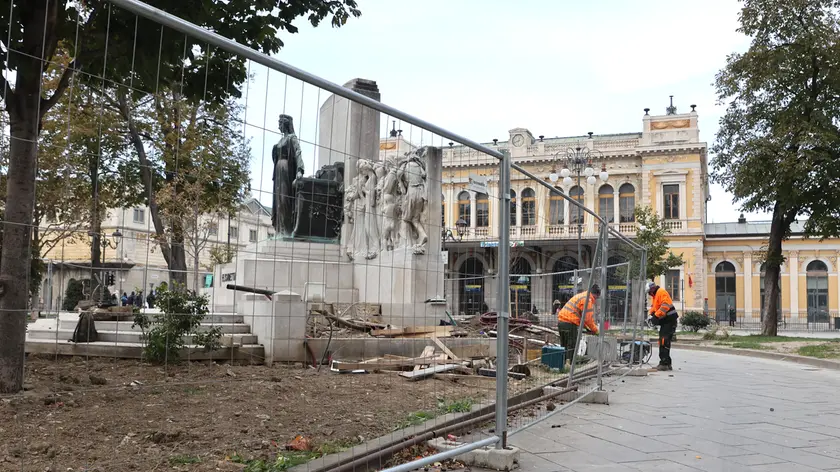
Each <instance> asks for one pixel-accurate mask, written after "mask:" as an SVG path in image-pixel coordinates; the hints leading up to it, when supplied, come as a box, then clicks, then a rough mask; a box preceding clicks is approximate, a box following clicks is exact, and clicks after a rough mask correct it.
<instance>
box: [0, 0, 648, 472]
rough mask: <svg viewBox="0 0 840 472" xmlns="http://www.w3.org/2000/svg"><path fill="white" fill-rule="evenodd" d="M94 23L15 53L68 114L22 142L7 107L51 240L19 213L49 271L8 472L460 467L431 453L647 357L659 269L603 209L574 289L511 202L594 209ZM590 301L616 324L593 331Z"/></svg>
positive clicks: (371, 105) (159, 42)
mask: <svg viewBox="0 0 840 472" xmlns="http://www.w3.org/2000/svg"><path fill="white" fill-rule="evenodd" d="M12 5H13V6H14V5H15V4H14V2H13V3H12ZM14 15H15V12H14V8H13V11H12V15H11V17H12V18H15V16H14ZM91 22H96V24H97V28H96V31H102V32H104V37H99V36H95V35H93V36H91V34H89V33H90V31H89V30H92V29H91V28H92V27H91V24H92V23H91ZM10 24H11V23H10ZM72 26H73V27H74V28H76V29H77V31H78V32H79V33H78V35H77V42H76V44H58V45H57V49H56V52H55V54H54V55H53V58H52V59H51V60H49V61H47V60H44V59H43V55H41V56H38V55H34V54H33V52H32V51H27V50H15V49H13V48H12V49H9V50H8V52H7V54H15V55H18V56H19V57H21V58H23V59H25V60H26V61H29V64H30V66H33V67H34V66H37V68H39V70H41V71H42V75H43V77H44V80H43V81H41V83H40V86H39V90H38V91H37V92H36V95H37V96H42V97H55V99H54V100H52V99H51V98H45V100H52V101H54V103H51V106H50V107H44V109H43V113H41V112H40V111H39V113H38V114H37V116H36V117H35V118H36V119H37V121H38V122H39V123H40V126H39V127H38V133H35V134H34V139H33V140H31V142H24V141H25V133H22V132H21V131H20V128H21V126H20V124H19V120H20V119H21V118H20V116H19V112H15V111H14V110H10V109H11V108H13V107H14V106H21V105H20V103H21V102H20V100H22V99H21V98H20V96H22V94H23V92H25V91H26V90H24V89H20V88H17V89H16V90H14V91H12V89H11V88H9V87H6V88H5V89H4V104H5V105H6V107H7V111H8V112H9V113H11V115H10V116H13V118H14V119H13V120H12V121H13V123H12V126H11V129H10V132H9V134H8V135H6V133H5V132H4V138H5V139H4V143H3V144H4V149H3V162H2V166H3V170H4V178H7V179H13V178H21V177H20V175H21V174H20V166H21V161H22V158H21V157H20V155H21V153H23V152H24V150H22V148H23V147H25V146H23V144H26V145H27V146H34V147H35V148H36V149H35V152H36V156H37V160H36V162H37V167H36V168H35V169H33V170H34V172H35V175H36V176H37V177H36V179H35V182H36V184H35V194H34V196H33V204H34V216H33V218H32V220H31V221H26V222H23V223H20V221H18V220H19V219H20V215H21V213H20V209H21V207H20V205H17V206H16V205H15V204H13V202H12V199H13V198H15V197H14V196H13V195H6V204H5V206H4V209H5V210H6V211H7V214H6V215H4V234H3V236H4V241H3V242H4V244H6V245H7V246H9V245H14V244H18V245H20V242H21V241H26V247H25V248H24V249H26V250H27V251H30V252H31V253H32V254H34V255H35V256H34V257H33V262H32V267H31V270H30V268H27V271H26V275H25V276H22V277H21V279H20V280H18V281H17V284H14V285H4V286H3V287H4V290H6V291H7V293H18V292H20V293H22V292H21V290H24V291H25V292H26V293H27V294H29V296H30V297H31V298H30V299H29V301H28V303H26V302H23V303H18V305H16V306H12V305H13V302H10V301H8V300H11V299H6V300H4V301H3V303H4V304H5V305H3V306H2V307H0V308H2V310H3V316H4V317H6V318H5V319H4V324H3V327H4V329H11V330H14V329H17V328H16V327H15V326H17V325H16V324H15V323H18V324H19V325H20V328H21V333H22V330H23V327H24V323H23V321H24V317H26V318H27V320H26V326H25V328H26V334H25V352H26V357H25V362H24V363H23V364H22V365H23V366H24V368H25V371H24V372H22V374H23V378H24V379H25V384H24V389H25V390H26V391H27V394H26V395H23V396H14V397H9V398H4V405H3V407H4V408H6V409H8V412H9V413H10V415H9V416H8V417H9V418H11V421H10V422H8V423H7V424H5V425H4V426H3V429H2V432H1V433H0V434H2V437H3V441H2V442H3V446H2V447H3V448H4V449H3V454H0V456H2V457H4V458H6V459H5V460H6V461H7V463H8V468H9V469H10V470H43V469H44V468H45V467H53V468H76V469H78V468H82V469H85V468H89V467H96V468H99V469H101V470H123V469H136V470H154V469H156V468H159V467H165V466H172V467H183V468H190V467H192V468H194V469H195V470H215V468H217V467H221V466H224V465H225V464H231V463H235V464H239V465H242V466H245V467H250V468H252V469H253V470H287V469H290V468H292V467H298V469H295V470H308V471H326V470H361V468H362V467H371V468H388V467H391V468H393V469H394V470H409V469H410V468H411V467H417V466H419V465H422V464H423V463H429V462H433V461H436V460H442V459H445V458H446V457H447V455H446V454H443V455H440V454H438V455H435V454H434V453H433V452H431V450H430V449H429V446H427V445H426V444H425V441H426V440H428V439H431V438H433V437H437V438H443V439H444V440H451V441H456V440H457V441H458V442H456V443H453V444H456V446H453V447H461V448H462V449H458V451H462V450H466V449H471V448H477V447H480V446H484V445H492V444H495V445H496V446H497V447H502V446H504V445H505V444H506V441H507V435H508V434H513V433H516V432H519V431H522V430H524V429H527V428H528V427H529V426H530V425H532V424H533V423H534V422H535V421H539V420H540V419H543V418H546V417H548V416H550V415H553V414H556V413H558V412H559V411H561V410H562V408H559V409H558V408H555V406H556V405H557V404H566V405H568V404H571V403H572V402H574V401H576V399H579V398H581V397H582V396H583V395H584V394H588V393H589V392H592V391H595V390H602V389H603V386H604V384H605V383H608V382H609V381H611V379H610V377H608V374H611V373H614V372H613V370H614V369H613V367H614V366H615V365H618V364H622V363H624V364H634V365H635V364H638V363H639V357H644V356H645V353H647V354H649V352H650V351H649V350H647V351H645V350H644V349H641V348H638V346H639V343H638V342H637V341H640V339H641V338H640V332H639V328H640V326H641V320H642V319H643V311H644V294H643V292H642V290H641V286H642V281H641V279H640V275H639V274H640V267H643V266H644V254H643V251H642V250H641V249H640V248H639V247H638V246H637V245H635V243H633V242H632V241H630V240H628V239H626V238H624V237H623V236H620V234H619V233H618V232H616V231H614V230H613V229H612V228H611V226H610V225H611V224H612V223H611V222H605V221H603V220H602V219H601V218H600V217H599V216H598V215H597V214H596V213H593V212H591V211H590V210H584V211H582V213H581V214H582V215H585V217H584V216H581V218H584V221H585V224H586V225H587V229H586V231H585V232H584V231H583V230H582V229H580V228H578V235H579V238H578V241H580V242H577V248H578V249H577V256H576V258H575V259H574V260H575V261H576V263H575V267H574V268H572V269H569V268H568V267H567V266H564V265H563V264H565V262H564V261H567V259H563V257H565V256H562V255H561V252H564V251H566V252H569V253H571V251H572V249H571V247H572V240H571V239H569V238H565V239H562V238H556V237H554V238H552V237H549V238H548V239H549V240H552V241H554V244H555V246H557V247H556V248H555V250H554V254H553V255H552V256H551V257H548V255H547V254H545V253H542V252H541V251H540V249H539V248H538V247H536V246H534V245H525V244H518V242H517V241H518V239H516V237H517V236H520V235H522V234H523V233H522V231H523V229H522V228H524V227H525V226H540V225H544V226H546V227H551V226H553V224H551V222H550V221H548V220H539V221H537V219H536V218H537V217H536V215H537V214H547V213H549V212H547V211H543V210H538V209H537V207H536V203H535V204H534V205H535V206H533V211H532V210H530V209H531V208H532V207H531V206H528V208H529V210H528V211H529V213H528V214H527V215H526V214H520V215H519V216H518V217H517V216H516V215H512V214H511V211H510V209H511V208H514V207H512V206H511V203H512V201H514V200H515V199H516V198H520V199H523V200H524V199H528V198H532V195H533V190H534V189H535V188H539V189H541V192H547V194H551V195H552V196H555V195H556V196H557V197H558V198H559V199H560V200H559V201H563V202H565V204H566V205H570V206H574V205H576V203H577V202H576V200H574V199H573V198H571V197H569V196H568V194H567V193H562V192H558V191H557V190H556V189H552V188H548V187H551V185H548V187H546V183H545V182H544V181H541V180H534V179H533V176H532V175H530V174H527V173H523V172H524V170H523V169H522V168H521V167H519V166H518V165H517V163H516V162H512V160H511V158H510V156H509V155H507V154H506V153H504V152H502V151H503V150H501V149H500V148H499V147H498V146H495V143H494V145H489V144H488V145H481V144H478V143H474V142H472V141H470V140H467V139H465V138H462V137H460V136H458V135H456V134H453V133H451V132H448V131H446V130H443V129H441V128H438V127H436V126H434V125H432V124H429V123H426V122H423V121H422V120H419V119H416V118H413V117H411V116H409V115H406V114H404V113H402V112H400V111H398V110H395V109H392V108H390V107H387V106H385V105H382V104H381V103H380V102H379V100H380V98H382V97H381V96H380V95H381V94H380V92H379V89H378V86H377V84H376V83H375V82H373V81H369V80H361V79H356V80H353V81H350V82H348V83H346V84H344V86H343V87H340V86H337V85H335V84H331V83H329V82H326V81H324V80H322V79H319V78H317V77H314V76H311V75H309V74H307V73H305V72H302V71H299V70H297V69H294V68H292V67H290V66H288V65H286V64H283V63H282V62H279V61H277V60H275V59H273V58H271V57H269V56H267V55H263V54H261V53H258V52H256V51H255V50H253V49H250V48H249V47H247V46H243V45H240V44H238V43H236V42H234V41H232V40H230V39H227V38H223V37H221V36H218V35H215V34H214V33H210V32H209V31H207V30H205V29H202V28H200V27H199V26H201V25H199V26H196V25H192V24H189V23H186V22H184V21H182V20H179V19H178V18H174V17H171V16H168V15H166V14H164V13H162V12H160V11H159V10H155V9H153V8H151V7H149V6H148V5H145V4H142V3H140V2H135V1H132V0H119V1H117V0H112V1H111V2H110V3H107V4H105V5H104V6H103V7H102V8H101V9H98V10H95V11H93V10H91V11H88V10H84V8H82V6H81V5H80V11H79V12H78V15H77V17H76V18H75V22H74V23H73V25H72ZM13 29H14V28H12V27H10V28H9V35H10V40H8V41H7V44H9V45H14V44H17V43H16V40H15V38H12V37H11V36H12V35H14V34H17V33H16V32H15V31H13ZM86 41H91V44H87V43H85V42H86ZM98 46H101V48H100V47H98ZM78 51H84V54H85V55H86V56H85V64H86V65H85V67H84V68H82V67H80V65H79V63H78V62H77V60H78V57H79V56H78V55H76V56H74V53H78ZM18 73H22V72H18ZM7 80H11V76H9V77H8V78H7ZM39 110H41V108H39ZM15 113H18V114H15ZM4 116H5V115H4ZM15 120H17V121H15ZM4 129H5V126H4ZM30 137H32V136H30ZM511 168H513V171H512V170H511ZM463 169H470V170H469V171H464V170H463ZM511 172H513V173H514V174H515V175H513V176H512V175H511ZM528 181H530V183H529V184H528V188H529V189H531V191H532V193H531V194H529V193H528V192H524V191H523V190H524V185H525V182H528ZM512 182H517V185H518V184H522V186H520V187H522V188H520V187H516V188H513V189H512ZM4 187H5V188H12V187H9V186H5V185H4ZM546 188H548V190H546ZM511 190H513V191H511ZM464 191H466V192H467V196H466V199H462V198H461V196H462V195H461V193H462V192H464ZM517 191H520V192H521V193H517ZM529 201H530V202H536V201H537V200H536V199H533V200H529ZM465 202H467V203H465ZM519 208H521V207H519ZM575 208H576V207H575ZM11 210H14V211H15V212H17V213H13V212H11ZM523 216H525V217H527V218H534V223H533V224H532V225H522V224H521V218H522V217H523ZM516 218H519V219H516ZM547 233H549V236H550V233H551V231H550V230H547ZM465 234H467V235H470V234H471V235H472V236H473V237H479V239H481V240H482V241H484V243H485V244H479V242H480V241H478V240H477V239H475V240H474V241H473V242H474V243H475V244H474V245H473V246H472V247H463V246H461V245H460V244H461V243H462V242H463V237H464V235H465ZM468 239H469V238H468ZM561 239H562V240H561ZM456 240H457V241H456ZM30 241H31V242H30ZM456 243H457V244H456ZM566 246H568V247H566ZM3 254H4V255H7V254H11V252H9V251H7V250H6V248H4V252H3ZM466 260H473V261H480V262H481V268H478V269H476V268H475V267H473V270H470V271H460V268H461V267H462V266H463V262H464V261H466ZM3 263H4V265H3V268H4V273H7V272H8V271H6V269H8V268H9V267H12V266H11V265H10V264H11V263H7V261H3ZM9 273H10V272H9ZM4 283H5V284H8V283H9V282H8V281H5V282H4ZM595 285H598V286H599V287H600V292H601V294H600V296H596V297H592V298H590V296H589V295H590V294H592V293H594V292H593V290H592V289H593V286H595ZM596 291H597V289H596ZM479 294H480V296H479ZM13 300H18V301H19V300H22V298H21V297H20V296H17V298H14V299H13ZM570 300H579V301H581V300H582V301H583V302H582V303H583V305H582V306H581V309H580V311H581V312H583V313H586V312H588V311H592V312H593V315H592V317H587V316H584V317H583V321H582V322H578V323H577V325H574V323H571V325H574V329H569V326H565V327H564V326H558V324H559V323H558V321H560V318H559V316H560V312H562V311H563V308H564V307H565V306H567V305H569V304H570V303H571V305H569V306H570V307H572V311H574V309H576V308H577V305H576V303H577V302H570ZM555 301H556V303H555ZM590 302H591V304H590ZM14 303H17V302H14ZM12 318H13V321H11V322H9V321H7V320H10V319H12ZM569 324H570V323H566V325H569ZM587 329H588V330H589V331H591V332H592V334H584V331H585V330H587ZM6 334H7V333H6ZM564 336H566V337H564ZM5 339H12V340H14V339H17V338H15V337H14V336H12V337H7V338H5ZM23 340H24V338H23V337H20V341H21V343H19V344H14V343H10V344H8V345H6V346H5V347H4V348H3V355H4V356H9V355H12V356H13V355H14V354H15V353H16V352H17V354H18V355H19V356H20V357H18V359H19V360H20V359H23V352H24V347H23ZM13 344H14V345H13ZM10 346H11V347H10ZM15 346H18V347H19V351H15V349H17V348H18V347H15ZM6 359H7V358H4V359H3V362H6ZM645 360H646V359H642V361H643V362H644V361H645ZM4 368H5V367H4ZM12 377H13V376H12ZM3 381H4V382H8V381H9V377H4V378H3ZM79 431H91V432H93V433H95V434H91V435H90V436H89V437H88V436H85V435H80V434H79ZM458 444H460V445H458ZM115 451H117V453H116V454H115ZM448 455H450V456H451V455H454V453H450V454H448ZM417 457H424V459H422V460H421V461H419V462H413V463H412V462H411V461H412V460H414V459H416V458H417ZM404 463H410V465H400V464H404ZM4 467H5V466H4ZM260 467H262V468H260ZM85 470H87V469H85ZM92 470H95V469H92Z"/></svg>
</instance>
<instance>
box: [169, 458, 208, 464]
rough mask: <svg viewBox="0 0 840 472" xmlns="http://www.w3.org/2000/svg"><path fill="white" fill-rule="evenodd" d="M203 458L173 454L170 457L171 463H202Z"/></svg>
mask: <svg viewBox="0 0 840 472" xmlns="http://www.w3.org/2000/svg"><path fill="white" fill-rule="evenodd" d="M200 463H201V459H199V458H198V457H195V456H172V457H170V458H169V465H173V466H175V465H188V464H200Z"/></svg>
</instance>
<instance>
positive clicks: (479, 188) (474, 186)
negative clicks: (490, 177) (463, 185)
mask: <svg viewBox="0 0 840 472" xmlns="http://www.w3.org/2000/svg"><path fill="white" fill-rule="evenodd" d="M467 189H468V190H472V191H473V192H476V193H483V194H485V195H487V193H488V191H487V177H486V176H483V175H476V174H470V182H469V184H467Z"/></svg>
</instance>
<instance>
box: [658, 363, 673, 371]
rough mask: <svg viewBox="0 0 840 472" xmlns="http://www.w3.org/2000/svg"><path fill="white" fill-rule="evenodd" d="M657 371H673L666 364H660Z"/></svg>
mask: <svg viewBox="0 0 840 472" xmlns="http://www.w3.org/2000/svg"><path fill="white" fill-rule="evenodd" d="M656 370H659V371H667V370H671V369H670V366H667V365H665V364H659V365H658V366H656Z"/></svg>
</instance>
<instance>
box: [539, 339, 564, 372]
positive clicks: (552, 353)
mask: <svg viewBox="0 0 840 472" xmlns="http://www.w3.org/2000/svg"><path fill="white" fill-rule="evenodd" d="M540 362H542V364H543V365H544V366H547V367H550V368H552V369H561V370H562V369H563V368H564V367H565V366H566V348H565V347H563V346H556V345H552V344H547V345H545V346H543V348H542V358H541V360H540Z"/></svg>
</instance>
